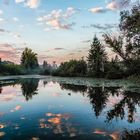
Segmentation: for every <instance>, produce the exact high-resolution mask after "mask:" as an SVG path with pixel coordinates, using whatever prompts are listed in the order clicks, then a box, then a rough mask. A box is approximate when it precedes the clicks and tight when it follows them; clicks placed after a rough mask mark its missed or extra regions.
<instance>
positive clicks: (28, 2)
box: [26, 0, 40, 8]
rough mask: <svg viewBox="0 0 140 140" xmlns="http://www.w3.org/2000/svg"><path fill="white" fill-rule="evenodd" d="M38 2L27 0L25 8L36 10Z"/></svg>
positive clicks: (38, 0)
mask: <svg viewBox="0 0 140 140" xmlns="http://www.w3.org/2000/svg"><path fill="white" fill-rule="evenodd" d="M39 3H40V0H28V1H27V3H26V4H27V6H28V7H29V8H37V7H38V6H39Z"/></svg>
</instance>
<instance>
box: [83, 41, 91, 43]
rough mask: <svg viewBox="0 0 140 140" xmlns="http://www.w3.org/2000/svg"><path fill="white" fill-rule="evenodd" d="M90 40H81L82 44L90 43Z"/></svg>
mask: <svg viewBox="0 0 140 140" xmlns="http://www.w3.org/2000/svg"><path fill="white" fill-rule="evenodd" d="M90 42H91V40H83V41H82V43H90Z"/></svg>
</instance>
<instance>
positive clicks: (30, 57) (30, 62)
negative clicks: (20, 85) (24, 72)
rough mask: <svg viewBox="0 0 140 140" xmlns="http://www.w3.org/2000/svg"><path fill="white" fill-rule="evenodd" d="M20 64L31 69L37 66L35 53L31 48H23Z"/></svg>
mask: <svg viewBox="0 0 140 140" xmlns="http://www.w3.org/2000/svg"><path fill="white" fill-rule="evenodd" d="M21 65H22V66H24V67H25V68H26V69H33V68H36V67H38V59H37V54H36V53H34V52H33V51H32V50H31V49H29V48H25V50H24V51H23V53H22V56H21Z"/></svg>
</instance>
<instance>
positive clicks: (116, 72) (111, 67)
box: [105, 56, 125, 79]
mask: <svg viewBox="0 0 140 140" xmlns="http://www.w3.org/2000/svg"><path fill="white" fill-rule="evenodd" d="M121 65H122V63H121V62H120V61H119V59H118V57H117V56H116V57H115V59H112V60H111V62H108V64H107V66H106V74H105V77H106V78H107V79H120V78H123V77H125V74H124V71H123V69H122V66H121Z"/></svg>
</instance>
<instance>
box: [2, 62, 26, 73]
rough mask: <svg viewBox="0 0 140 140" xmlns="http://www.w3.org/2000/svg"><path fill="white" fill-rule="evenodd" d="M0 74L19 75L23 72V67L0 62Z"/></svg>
mask: <svg viewBox="0 0 140 140" xmlns="http://www.w3.org/2000/svg"><path fill="white" fill-rule="evenodd" d="M0 73H1V75H20V74H24V69H23V68H22V67H21V66H20V65H16V64H2V63H1V64H0Z"/></svg>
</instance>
